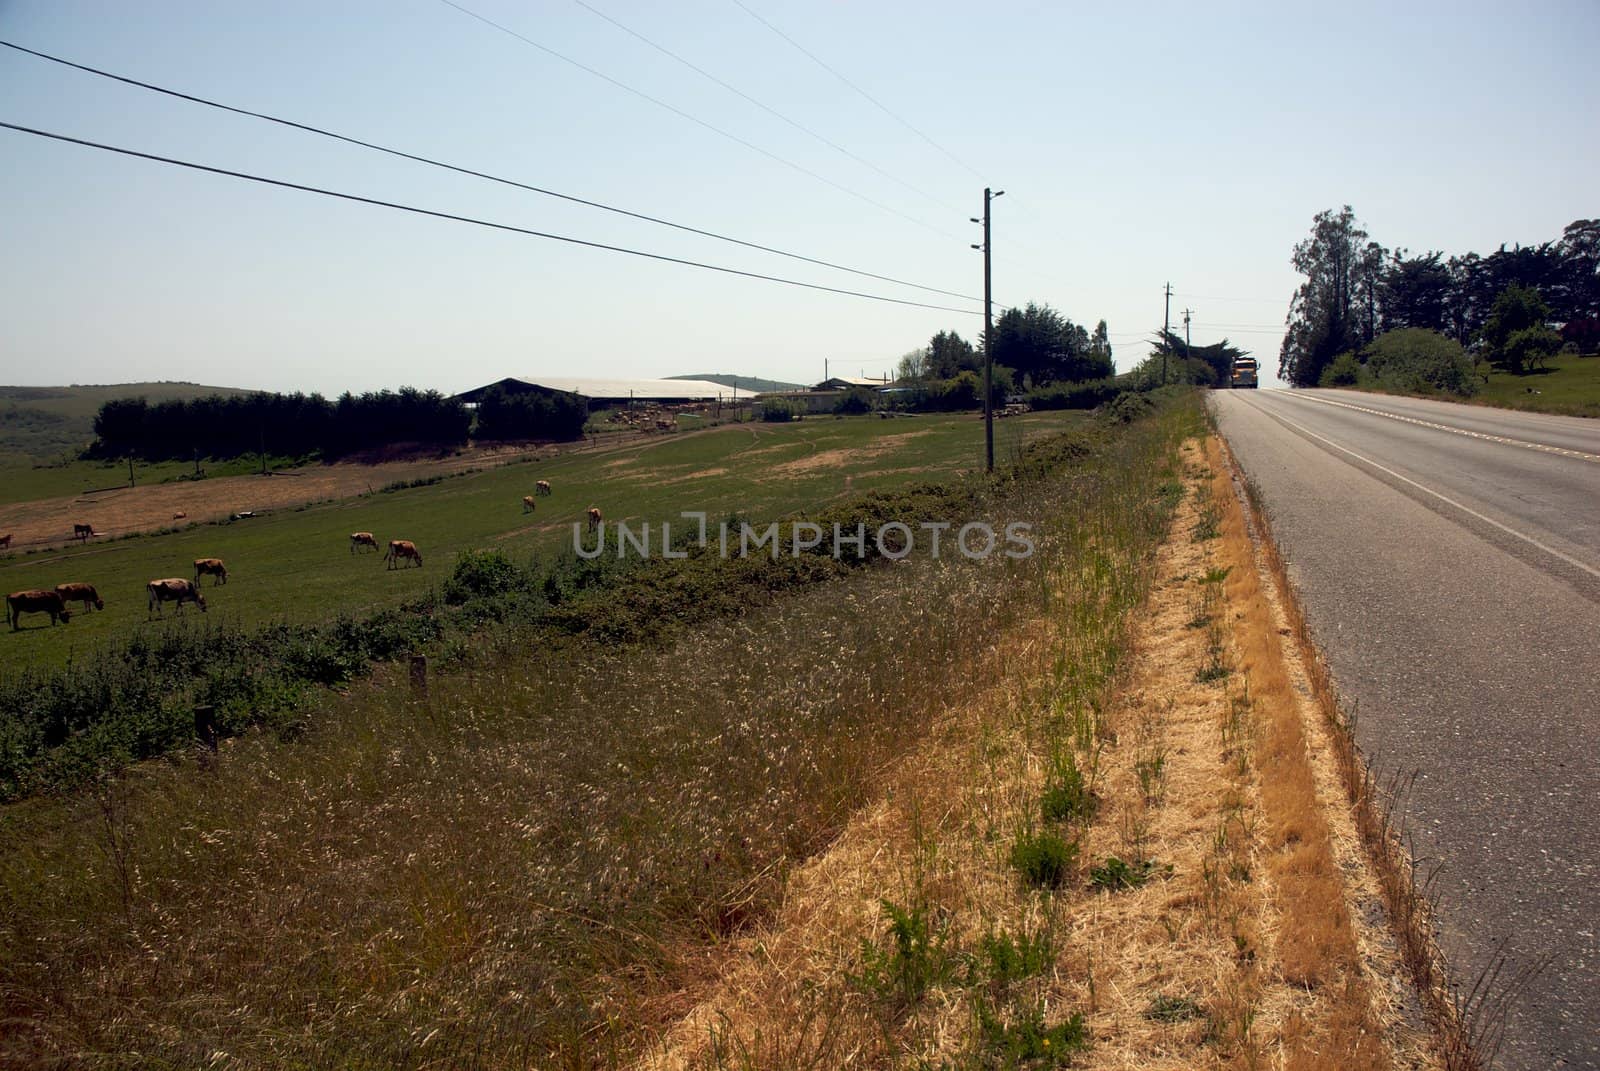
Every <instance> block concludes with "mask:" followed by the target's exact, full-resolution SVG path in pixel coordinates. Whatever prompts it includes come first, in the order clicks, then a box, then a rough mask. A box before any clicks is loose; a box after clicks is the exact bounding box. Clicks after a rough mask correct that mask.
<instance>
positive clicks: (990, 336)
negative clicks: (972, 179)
mask: <svg viewBox="0 0 1600 1071" xmlns="http://www.w3.org/2000/svg"><path fill="white" fill-rule="evenodd" d="M1005 193H1006V191H1005V190H993V191H991V190H990V189H989V187H987V186H985V187H984V188H983V220H982V223H983V244H982V245H975V246H973V247H972V248H974V249H981V250H983V446H984V471H985V472H993V471H994V291H993V289H992V287H991V286H990V282H989V262H990V254H989V202H990V201H993V200H994V199H995V198H996V197H1004V196H1005ZM972 222H974V223H977V222H979V220H976V219H974V220H973V221H972Z"/></svg>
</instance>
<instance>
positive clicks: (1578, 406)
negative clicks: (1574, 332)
mask: <svg viewBox="0 0 1600 1071" xmlns="http://www.w3.org/2000/svg"><path fill="white" fill-rule="evenodd" d="M1545 364H1546V367H1544V368H1542V369H1537V368H1536V369H1534V370H1533V371H1531V372H1528V373H1526V374H1524V375H1520V376H1514V375H1511V374H1510V373H1507V372H1500V371H1496V372H1494V373H1493V374H1492V375H1490V376H1489V382H1487V383H1485V384H1484V385H1483V386H1482V387H1481V388H1480V389H1479V391H1478V393H1477V395H1476V396H1475V397H1473V398H1472V399H1471V400H1472V401H1473V402H1476V403H1478V404H1480V405H1492V406H1496V407H1498V408H1501V409H1522V410H1526V411H1528V412H1533V413H1559V414H1562V415H1564V416H1583V417H1600V356H1594V355H1590V356H1588V357H1578V356H1576V355H1573V354H1565V355H1562V356H1558V357H1551V358H1549V359H1548V360H1547V361H1546V362H1545Z"/></svg>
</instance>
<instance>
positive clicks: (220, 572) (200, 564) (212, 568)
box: [194, 558, 228, 587]
mask: <svg viewBox="0 0 1600 1071" xmlns="http://www.w3.org/2000/svg"><path fill="white" fill-rule="evenodd" d="M203 576H214V577H216V579H215V580H213V581H212V582H211V586H212V587H216V586H217V585H218V584H226V583H227V582H228V567H227V566H226V565H223V564H222V559H221V558H196V559H195V560H194V582H195V583H196V584H198V583H200V578H201V577H203Z"/></svg>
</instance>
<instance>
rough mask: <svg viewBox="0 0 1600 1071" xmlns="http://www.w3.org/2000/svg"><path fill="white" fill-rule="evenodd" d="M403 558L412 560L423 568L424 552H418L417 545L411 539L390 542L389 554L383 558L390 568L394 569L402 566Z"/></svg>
mask: <svg viewBox="0 0 1600 1071" xmlns="http://www.w3.org/2000/svg"><path fill="white" fill-rule="evenodd" d="M401 558H410V559H411V560H412V561H414V562H416V563H417V567H418V568H421V566H422V552H421V551H419V550H417V545H416V544H415V543H413V542H411V540H409V539H391V540H389V553H387V554H385V555H384V556H383V560H384V561H386V562H388V563H389V568H391V569H393V568H395V567H397V566H398V565H399V564H400V559H401Z"/></svg>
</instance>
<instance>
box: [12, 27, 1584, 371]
mask: <svg viewBox="0 0 1600 1071" xmlns="http://www.w3.org/2000/svg"><path fill="white" fill-rule="evenodd" d="M1110 6H1111V5H1104V4H1087V3H1085V4H1068V3H1062V4H1055V3H1050V4H1039V3H1032V4H1030V3H1011V2H1007V0H997V2H993V3H985V4H979V5H974V4H970V3H945V2H942V0H906V2H901V0H893V2H861V0H858V2H855V3H843V2H828V3H809V2H802V3H788V4H780V3H778V2H776V0H679V2H674V3H671V4H662V3H643V2H639V0H548V2H537V3H534V2H513V0H388V2H361V0H352V2H348V3H338V4H327V3H322V2H297V0H278V2H274V3H272V4H244V3H238V2H223V3H215V2H204V3H201V2H193V3H187V2H179V0H162V2H152V3H141V4H130V3H126V2H122V0H116V2H96V3H90V2H74V0H0V39H3V40H5V41H9V42H11V43H13V44H17V45H22V46H24V47H27V48H30V49H34V50H37V51H42V52H47V53H50V54H52V55H55V56H59V57H61V58H64V59H68V60H71V61H73V62H76V63H81V64H86V65H89V66H93V67H98V68H101V69H103V70H106V71H109V72H112V73H115V74H119V75H122V76H125V77H129V78H133V79H137V80H140V81H145V82H150V83H154V84H157V85H160V86H163V87H166V88H170V89H175V90H178V91H180V92H184V93H188V94H192V95H197V96H203V97H207V98H209V99H212V100H215V101H219V102H222V103H225V104H230V105H233V106H235V107H240V108H245V109H249V110H252V111H260V112H266V113H270V114H272V115H275V116H279V117H282V118H285V119H290V120H294V121H296V122H299V123H304V124H309V125H314V126H319V127H323V128H325V129H329V130H332V131H335V132H337V133H340V134H344V135H347V136H350V137H354V138H359V139H361V140H364V141H370V142H375V143H379V144H382V145H385V146H388V147H391V148H396V149H400V150H402V151H405V152H409V153H413V154H417V155H424V156H428V157H432V158H434V159H437V160H440V161H443V162H446V163H449V164H452V165H455V166H457V167H464V168H469V169H473V170H478V171H483V172H488V173H492V174H494V175H497V176H500V177H503V178H508V179H513V180H515V181H518V182H522V183H525V184H528V185H534V186H539V187H542V188H545V189H548V190H553V191H557V192H560V193H564V194H568V195H571V196H575V197H581V198H584V199H587V200H592V201H598V202H602V203H605V204H607V205H611V206H615V207H618V208H624V209H627V210H629V211H633V212H637V213H642V214H647V215H651V216H655V217H658V218H661V219H665V220H669V221H672V222H674V223H678V224H682V225H685V226H689V227H694V228H699V229H701V230H708V231H714V232H717V233H718V234H722V235H726V236H729V237H732V238H737V239H739V240H740V241H744V242H751V243H756V244H760V245H765V246H769V247H773V248H776V249H781V250H784V251H786V252H789V253H793V254H798V255H800V256H804V257H809V258H813V259H815V260H824V261H828V262H831V263H833V264H836V265H842V266H845V267H849V268H854V269H857V270H858V271H862V272H870V273H873V274H875V275H880V276H888V277H891V278H893V279H895V280H899V281H900V282H887V281H883V280H880V279H875V278H870V277H866V276H863V275H859V274H850V273H847V272H844V271H841V270H836V269H834V268H827V267H823V266H820V265H817V264H813V263H807V262H804V261H801V260H797V259H793V258H790V257H783V256H778V255H774V254H771V253H766V252H762V251H758V250H754V249H750V248H748V247H744V246H739V245H735V244H731V243H729V242H726V241H720V240H715V239H712V238H709V237H703V236H699V235H694V234H689V233H685V232H683V231H681V230H674V229H670V228H667V227H663V226H659V225H656V224H652V223H647V222H644V221H640V220H636V219H629V218H625V217H622V216H619V215H616V214H614V213H608V212H605V211H603V210H599V209H595V208H591V207H586V206H581V205H577V204H572V203H569V202H565V201H561V200H558V199H555V198H552V197H548V196H543V195H540V194H536V193H532V192H528V191H525V190H521V189H516V188H511V187H507V186H505V185H500V184H495V183H491V182H487V181H484V180H482V179H478V178H473V177H469V176H465V175H461V174H457V173H452V172H448V171H444V170H441V169H439V168H435V167H431V166H427V165H424V164H420V163H416V162H412V161H409V160H402V159H397V158H394V157H390V156H386V155H383V154H380V153H376V152H373V151H371V150H369V149H363V148H359V147H356V146H352V145H348V144H341V143H337V142H333V141H330V140H328V139H325V138H322V137H318V136H315V135H312V134H308V133H304V132H301V131H296V130H291V129H287V128H284V127H282V126H276V125H273V124H270V123H265V122H262V121H260V120H257V119H251V118H247V117H243V116H239V115H232V114H226V113H222V112H219V111H216V110H214V109H211V108H207V107H203V106H200V105H197V104H193V103H189V102H187V101H182V100H177V99H173V98H171V97H165V96H161V95H158V94H154V93H151V92H149V91H146V90H143V89H139V88H135V87H132V86H128V85H125V84H121V83H117V82H112V81H109V80H107V79H104V78H100V77H97V76H94V75H90V74H85V73H82V72H80V71H76V70H72V69H69V68H65V67H62V66H59V65H57V64H54V63H50V62H47V61H45V60H41V59H37V58H35V57H33V56H30V55H26V54H23V53H20V52H16V51H14V50H12V49H7V48H0V121H3V122H7V123H13V124H17V125H21V126H27V127H32V128H36V129H41V130H45V131H49V132H52V133H57V134H64V135H68V136H71V137H76V138H80V139H85V140H90V141H96V142H101V143H105V144H109V145H114V146H118V147H122V148H128V149H134V150H137V151H140V152H145V153H152V154H156V155H161V156H167V157H173V158H178V159H182V160H186V161H191V162H195V163H201V164H205V165H207V166H210V167H217V168H223V169H227V170H233V171H240V172H248V173H251V174H255V175H260V176H265V177H269V178H274V179H278V180H281V181H286V182H292V183H299V184H303V185H309V186H317V187H321V188H325V189H330V190H335V191H339V192H342V193H348V194H354V195H358V196H362V197H368V198H374V199H379V200H384V201H391V202H397V203H401V204H405V205H410V206H414V207H418V208H425V209H428V210H430V211H435V212H442V213H447V214H452V215H458V216H467V217H473V218H475V219H481V220H485V221H490V222H494V223H498V224H504V225H508V226H512V227H518V228H523V229H526V230H534V231H540V232H544V233H547V234H555V235H562V236H566V237H570V238H576V239H580V240H582V241H587V242H594V243H601V244H608V245H615V246H621V247H626V248H630V249H635V250H640V251H644V252H649V253H654V254H658V255H660V256H666V257H673V258H678V259H680V260H691V261H698V262H702V263H706V264H713V265H717V266H720V267H725V268H730V269H735V270H738V271H744V272H751V273H756V274H762V275H771V276H781V277H784V278H787V279H792V280H795V281H799V282H806V283H811V284H814V285H817V286H824V287H833V288H838V289H847V290H856V291H861V292H863V293H868V294H873V295H877V296H879V297H885V298H894V299H897V300H899V301H902V302H921V303H925V304H930V305H938V306H946V307H947V308H944V309H930V308H920V307H916V306H914V305H907V304H894V303H890V302H886V301H878V300H869V299H866V298H861V297H854V296H847V295H842V294H835V293H828V292H823V291H818V290H811V289H803V288H800V287H795V286H789V285H782V284H778V283H774V282H769V281H763V280H757V279H752V278H746V277H740V276H734V275H730V274H727V273H720V272H713V271H708V270H704V269H700V268H693V267H688V266H684V265H680V264H673V263H666V262H662V261H659V260H651V259H646V258H643V257H638V256H633V255H626V254H620V253H616V252H610V251H605V250H600V249H595V248H592V247H585V246H580V245H575V244H572V243H566V242H560V241H555V240H552V239H549V238H541V237H534V236H530V235H526V234H522V233H515V232H510V231H505V230H499V229H492V228H487V227H482V226H477V225H471V224H467V223H462V222H455V221H449V220H444V219H439V218H432V217H426V216H421V215H417V214H413V213H407V212H401V211H397V210H395V209H391V208H385V207H377V206H373V205H368V204H361V203H354V202H350V201H345V200H337V199H333V198H329V197H324V196H318V195H312V194H308V193H304V192H299V191H295V190H289V189H282V188H275V187H269V186H263V185H260V184H257V183H252V182H246V181H242V180H239V179H236V178H231V177H225V176H220V175H215V174H207V173H201V172H196V171H192V170H186V169H180V168H176V167H173V166H170V165H167V164H162V163H156V162H151V161H148V160H143V159H136V158H131V157H127V156H121V155H115V154H112V153H108V152H105V151H101V150H98V149H91V148H85V147H82V146H79V145H73V144H66V143H61V142H56V141H50V140H47V139H44V138H41V137H38V136H35V135H32V134H24V133H19V132H17V131H13V130H7V129H0V383H5V384H25V385H54V384H65V383H118V382H136V381H145V380H188V381H194V382H201V383H208V384H214V385H221V386H236V387H250V388H261V389H269V390H285V391H288V390H303V391H320V392H322V393H324V394H330V395H331V394H337V393H339V392H342V391H345V390H355V391H361V390H374V389H379V388H383V387H398V386H401V385H414V386H418V387H422V388H433V389H438V390H441V391H445V392H447V393H453V392H456V391H460V390H465V389H468V388H471V387H474V386H478V385H481V384H484V383H488V382H491V381H493V380H496V379H500V378H503V377H505V376H519V377H524V378H529V377H535V378H536V377H538V376H541V375H543V376H559V375H568V376H571V375H590V376H617V377H656V376H666V375H677V374H689V373H708V372H732V373H738V374H742V375H760V376H765V377H770V378H776V379H785V380H791V381H796V382H815V381H819V380H821V379H822V378H823V376H824V372H825V369H826V372H827V373H830V374H832V375H863V374H864V375H871V376H877V375H882V374H886V373H888V374H892V372H893V369H894V366H895V363H896V361H897V360H898V358H899V357H900V356H901V355H903V354H904V353H906V352H907V351H908V350H912V349H914V348H916V347H918V346H921V345H925V344H926V343H927V341H928V339H929V338H930V337H931V336H932V335H933V334H934V333H936V332H938V331H941V330H954V331H957V332H958V333H960V334H961V335H962V336H963V337H965V338H968V339H972V340H976V339H977V338H978V337H979V335H980V334H981V332H982V330H983V317H982V295H983V265H982V256H981V255H980V254H979V253H978V252H976V251H974V250H973V249H972V248H970V246H971V244H972V243H976V242H979V241H980V240H981V232H980V228H979V227H977V226H975V225H974V224H972V223H971V222H969V219H970V217H973V216H979V215H981V214H982V209H983V190H984V188H985V186H989V187H992V188H994V189H996V190H1003V191H1005V192H1004V195H1003V196H1001V197H999V198H997V199H996V200H995V201H994V202H993V206H992V213H993V236H992V245H993V290H994V298H995V300H996V302H997V303H999V304H1001V305H1011V304H1022V303H1026V302H1029V301H1034V302H1040V303H1047V304H1049V305H1050V306H1052V307H1053V308H1055V309H1056V310H1058V311H1059V312H1061V313H1062V314H1064V315H1065V316H1067V317H1069V318H1071V319H1072V320H1073V321H1075V322H1077V323H1081V324H1084V325H1085V326H1086V327H1088V328H1090V329H1092V328H1093V326H1094V324H1095V323H1096V322H1097V321H1098V320H1100V319H1104V320H1106V321H1107V323H1108V326H1109V329H1110V332H1111V339H1112V343H1113V346H1114V351H1115V355H1116V361H1117V364H1118V367H1119V369H1121V370H1126V369H1128V368H1130V367H1132V366H1133V365H1134V364H1135V363H1137V361H1138V360H1139V359H1140V358H1141V357H1142V356H1143V355H1144V354H1145V353H1146V352H1147V350H1148V345H1147V343H1146V342H1145V341H1144V340H1147V339H1149V338H1150V337H1151V335H1152V334H1153V333H1154V332H1156V331H1158V330H1159V328H1160V326H1161V324H1162V318H1163V314H1164V298H1163V288H1164V286H1165V284H1166V283H1168V282H1169V281H1170V282H1171V284H1172V288H1173V294H1174V296H1173V298H1172V302H1171V317H1172V320H1171V322H1172V324H1173V326H1174V329H1175V330H1180V331H1181V330H1182V316H1183V310H1184V309H1186V308H1187V309H1189V310H1191V325H1190V330H1191V334H1192V338H1193V341H1194V343H1195V344H1196V345H1202V344H1208V343H1212V342H1215V341H1218V340H1219V339H1222V338H1224V337H1226V338H1228V339H1230V340H1231V341H1233V342H1234V343H1236V344H1238V345H1241V346H1244V347H1245V348H1247V349H1249V350H1251V351H1252V352H1253V353H1255V354H1256V355H1257V356H1258V357H1260V358H1261V361H1262V365H1263V368H1264V369H1265V370H1266V371H1268V372H1269V373H1270V372H1272V371H1275V370H1276V368H1277V363H1278V361H1277V359H1278V347H1279V345H1280V342H1281V339H1282V334H1283V330H1282V324H1283V319H1284V315H1285V313H1286V311H1287V307H1288V302H1289V298H1290V296H1291V295H1292V294H1293V292H1294V290H1295V287H1296V286H1297V285H1298V282H1299V277H1298V276H1297V275H1296V274H1295V273H1294V271H1293V269H1292V268H1291V266H1290V264H1289V258H1290V253H1291V249H1292V247H1293V245H1294V244H1295V243H1296V242H1297V241H1299V240H1301V239H1302V238H1304V237H1305V236H1306V235H1307V233H1308V232H1309V230H1310V226H1311V221H1312V217H1313V216H1314V215H1315V214H1316V213H1317V212H1319V211H1322V210H1324V209H1337V208H1339V207H1340V206H1342V205H1345V204H1349V205H1352V206H1353V207H1354V209H1355V211H1356V214H1357V216H1358V218H1359V219H1360V220H1361V221H1362V222H1363V223H1364V224H1365V225H1366V227H1367V229H1368V231H1369V232H1370V234H1371V236H1372V237H1373V239H1375V240H1377V241H1379V242H1381V243H1382V244H1384V245H1385V246H1387V247H1391V248H1394V247H1404V248H1407V249H1410V250H1412V251H1414V252H1420V251H1425V250H1433V249H1439V250H1443V251H1445V252H1447V253H1464V252H1468V251H1477V252H1480V253H1487V252H1490V251H1492V250H1494V249H1495V248H1498V247H1499V246H1500V245H1501V244H1502V243H1507V244H1510V243H1518V242H1520V243H1522V244H1535V243H1539V242H1544V241H1548V240H1551V239H1554V238H1557V237H1559V236H1560V234H1561V230H1562V228H1563V227H1564V226H1565V225H1566V224H1568V223H1569V222H1571V221H1573V220H1574V219H1579V218H1588V217H1592V216H1596V215H1600V193H1597V191H1600V181H1597V179H1596V176H1597V175H1600V122H1597V117H1600V68H1597V67H1596V65H1595V64H1594V63H1593V58H1592V52H1593V46H1594V43H1595V42H1596V41H1597V40H1600V4H1597V3H1595V2H1594V0H1569V2H1548V3H1534V4H1531V5H1516V6H1513V5H1507V4H1503V3H1448V4H1446V3H1416V4H1404V5H1394V4H1390V3H1375V4H1367V3H1360V2H1357V3H1352V4H1340V5H1328V4H1326V3H1320V4H1315V5H1309V4H1308V5H1291V4H1280V3H1272V4H1266V3H1263V4H1224V5H1193V4H1162V3H1145V4H1139V5H1121V6H1119V7H1120V9H1119V10H1117V11H1111V10H1109V8H1110ZM485 20H487V21H485ZM490 23H495V24H498V26H496V25H490ZM507 31H510V32H507ZM630 31H631V32H630ZM662 50H665V52H664V51H662ZM666 52H670V53H673V54H675V55H676V56H678V57H681V59H682V60H685V61H687V62H688V64H692V65H693V66H694V67H698V68H699V69H700V72H704V73H699V72H697V71H696V70H694V69H692V68H691V67H690V66H687V65H685V63H681V62H679V61H678V60H676V59H673V58H672V57H671V56H669V55H667V54H666ZM562 57H565V58H562ZM585 68H587V69H585ZM707 75H709V76H712V77H707ZM713 79H715V80H713ZM619 83H620V84H619ZM719 83H720V84H719ZM730 87H731V88H730ZM906 282H909V283H916V284H920V285H921V286H925V287H931V288H934V290H943V291H950V292H953V293H954V294H957V295H962V296H958V297H952V296H950V295H949V294H943V293H936V292H933V291H930V290H926V289H915V288H912V287H910V286H906V285H901V284H902V283H906Z"/></svg>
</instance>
